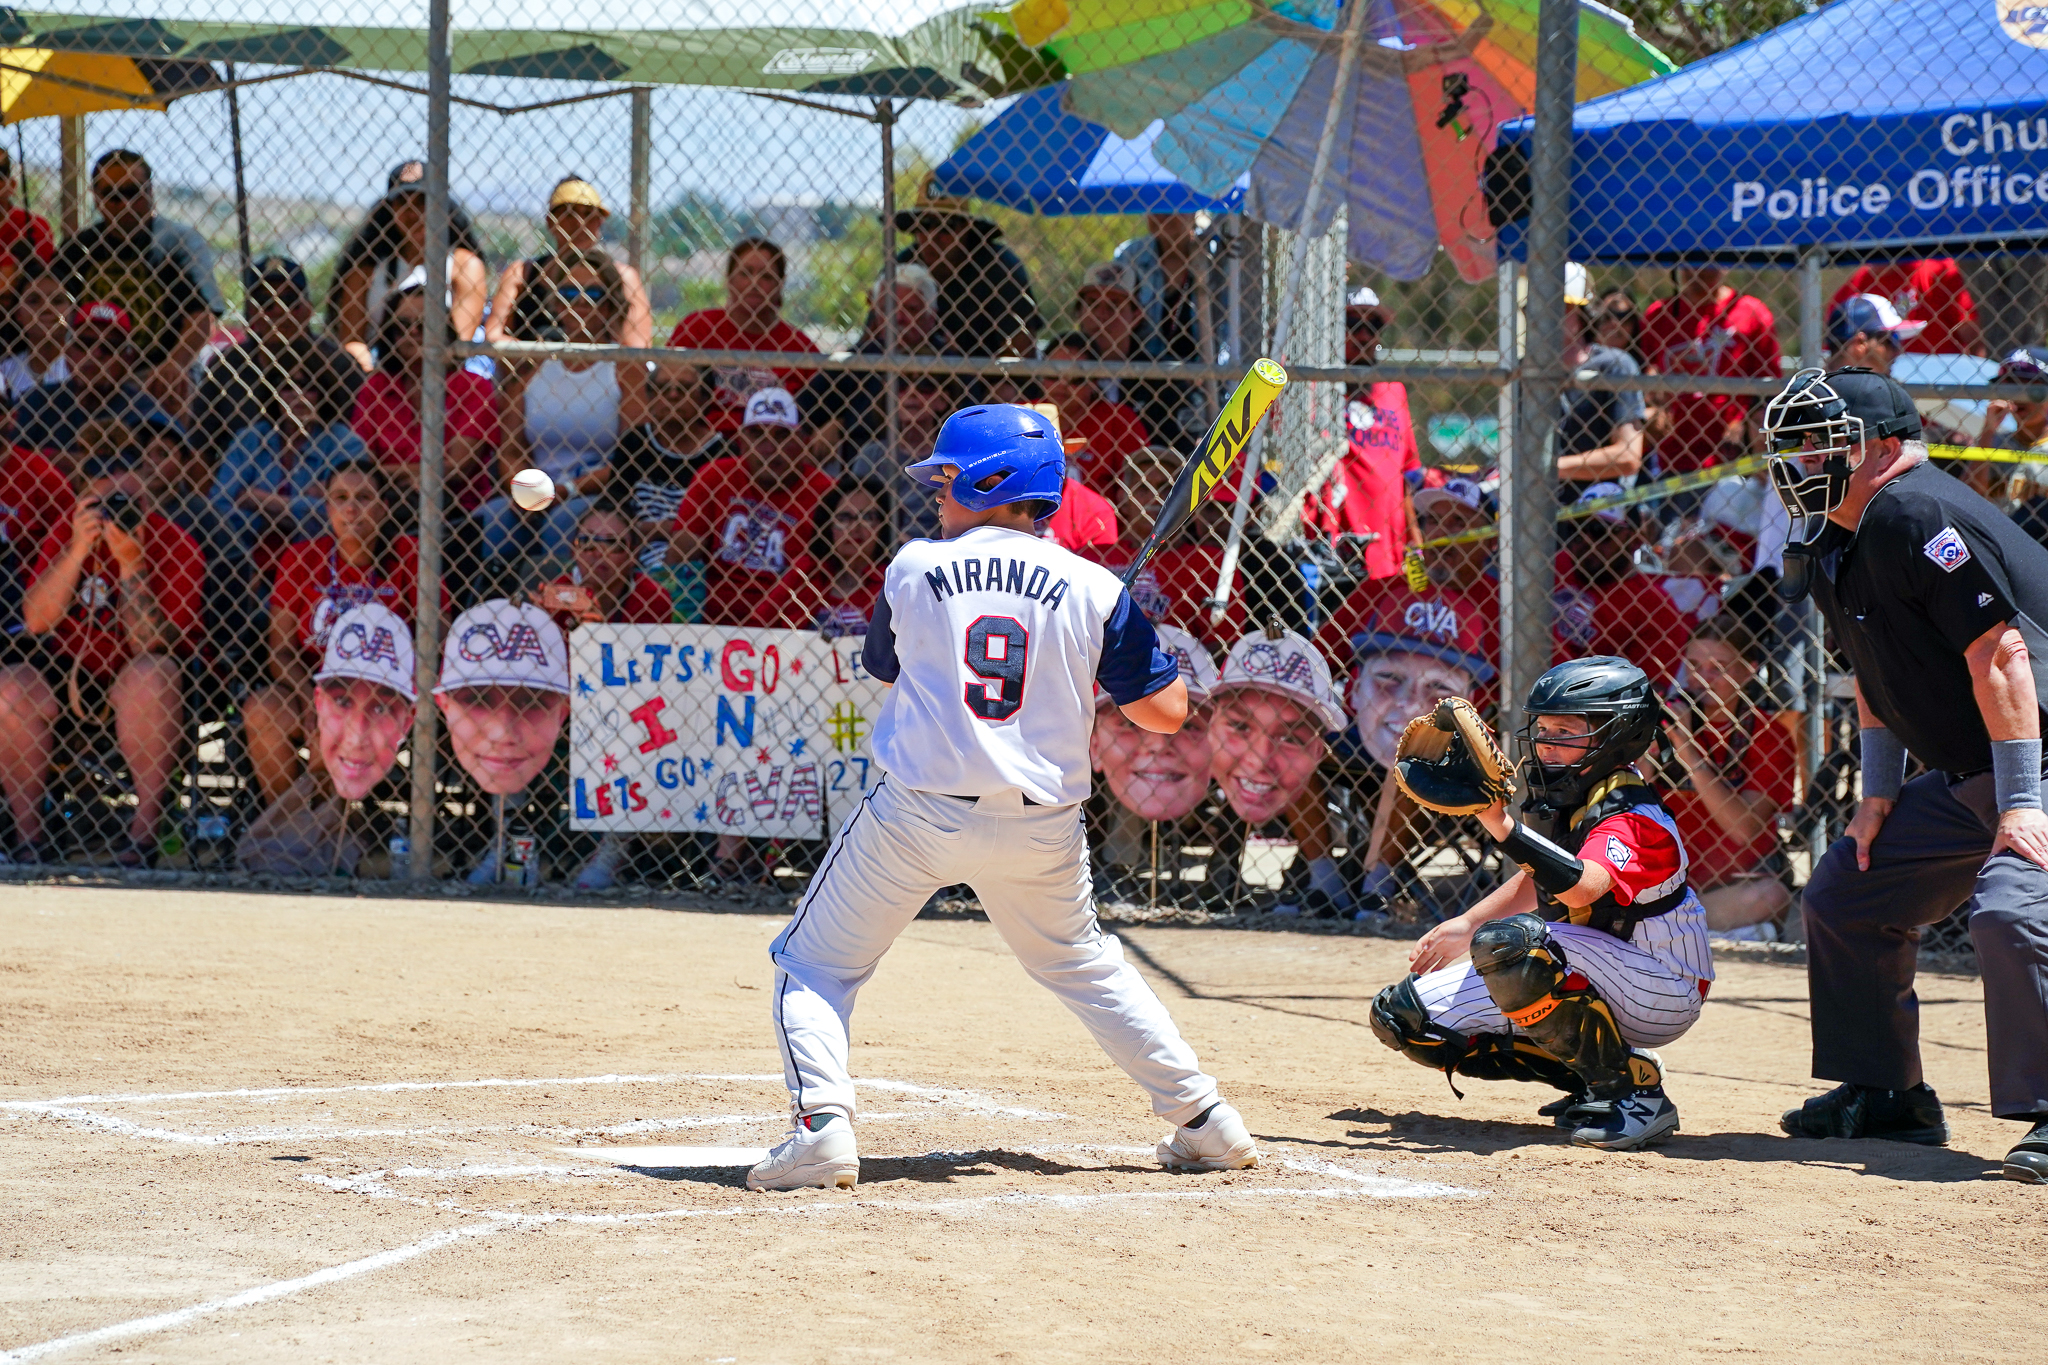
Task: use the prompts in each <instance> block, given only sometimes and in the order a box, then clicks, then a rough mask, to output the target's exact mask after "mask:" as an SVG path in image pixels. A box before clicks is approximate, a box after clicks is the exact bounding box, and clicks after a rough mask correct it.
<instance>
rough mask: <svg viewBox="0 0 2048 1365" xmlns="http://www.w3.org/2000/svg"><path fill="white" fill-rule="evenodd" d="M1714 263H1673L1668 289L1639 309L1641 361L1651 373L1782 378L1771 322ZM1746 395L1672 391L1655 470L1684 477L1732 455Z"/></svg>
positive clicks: (1742, 446)
mask: <svg viewBox="0 0 2048 1365" xmlns="http://www.w3.org/2000/svg"><path fill="white" fill-rule="evenodd" d="M1727 274H1728V272H1727V271H1726V270H1723V269H1722V268H1721V267H1720V266H1708V265H1700V266H1683V265H1682V266H1679V267H1677V268H1676V269H1674V270H1673V271H1672V272H1671V277H1672V281H1673V286H1674V292H1673V293H1672V294H1671V295H1670V297H1668V298H1661V299H1658V300H1657V301H1656V302H1655V303H1652V304H1651V305H1650V306H1649V308H1648V309H1646V310H1645V311H1644V313H1643V338H1642V345H1643V358H1644V360H1645V361H1646V362H1647V368H1648V370H1649V372H1650V373H1651V374H1677V375H1684V374H1696V375H1712V376H1714V377H1717V378H1728V379H1771V380H1776V379H1779V378H1782V375H1781V374H1780V369H1781V359H1780V356H1779V352H1778V335H1777V331H1776V328H1777V320H1776V319H1775V318H1773V317H1772V316H1771V310H1770V309H1769V308H1767V307H1765V306H1764V303H1763V300H1761V299H1757V298H1752V297H1751V296H1750V295H1748V294H1741V293H1737V292H1736V291H1735V289H1734V288H1733V287H1731V286H1730V285H1729V284H1727V283H1726V278H1727ZM1750 407H1751V400H1750V399H1749V398H1748V397H1747V396H1745V395H1743V394H1734V393H1674V394H1672V395H1670V398H1669V400H1668V402H1667V403H1666V404H1665V413H1666V415H1667V416H1668V418H1669V420H1670V422H1671V434H1670V435H1669V436H1666V437H1665V438H1664V439H1663V440H1662V441H1660V442H1658V444H1657V466H1658V472H1659V473H1660V474H1686V473H1690V472H1691V471H1693V470H1695V469H1704V468H1706V467H1707V466H1709V465H1716V464H1725V463H1728V462H1730V461H1732V460H1737V459H1740V458H1741V457H1742V455H1743V454H1744V453H1745V452H1746V451H1747V450H1748V448H1749V443H1748V438H1747V434H1746V427H1747V423H1748V419H1749V410H1750Z"/></svg>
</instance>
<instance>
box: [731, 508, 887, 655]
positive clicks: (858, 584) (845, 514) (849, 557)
mask: <svg viewBox="0 0 2048 1365" xmlns="http://www.w3.org/2000/svg"><path fill="white" fill-rule="evenodd" d="M894 501H895V499H894V498H893V497H892V496H891V494H890V492H889V486H888V485H887V484H885V483H883V482H882V481H881V480H880V479H872V478H870V479H863V478H859V477H857V476H855V475H852V474H847V475H844V476H842V477H841V478H840V480H839V482H837V483H835V484H833V485H832V486H831V487H830V488H828V489H826V490H825V492H824V494H823V495H822V496H821V497H820V498H819V499H818V510H817V512H816V514H815V515H814V516H813V517H812V519H811V538H810V543H809V544H808V545H806V546H805V547H804V549H803V550H802V551H801V552H800V553H798V554H797V555H795V556H793V557H792V558H791V559H790V561H789V568H788V569H786V570H784V571H783V575H782V581H781V582H779V583H777V584H776V585H775V587H774V589H773V590H772V591H770V592H767V593H764V594H762V596H761V598H760V600H759V601H757V602H756V603H755V604H754V606H755V610H754V615H753V617H752V619H751V620H750V621H749V622H748V624H749V625H756V626H781V627H783V628H785V629H787V630H815V631H817V632H818V633H819V634H820V635H822V636H824V637H825V638H826V639H827V640H837V639H841V638H843V637H845V636H850V635H866V634H867V633H868V621H869V620H870V619H872V618H873V616H874V614H875V599H876V598H877V597H879V596H880V595H881V591H882V575H883V572H884V571H885V570H886V569H887V568H888V567H889V558H890V556H891V555H893V554H895V552H896V535H895V532H894V530H893V527H894V525H895V519H894V516H893V512H894V510H895V509H894V507H893V503H894Z"/></svg>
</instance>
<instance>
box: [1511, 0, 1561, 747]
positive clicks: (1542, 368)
mask: <svg viewBox="0 0 2048 1365" xmlns="http://www.w3.org/2000/svg"><path fill="white" fill-rule="evenodd" d="M1578 68H1579V7H1578V3H1577V0H1542V4H1541V7H1540V8H1539V10H1538V12H1537V33H1536V108H1535V115H1536V128H1535V137H1534V146H1533V148H1532V152H1533V155H1532V156H1531V157H1530V168H1529V190H1530V196H1529V296H1528V302H1527V304H1526V306H1525V314H1524V316H1525V318H1526V321H1527V327H1526V331H1525V335H1526V337H1527V340H1526V342H1525V347H1524V350H1523V352H1522V357H1521V358H1522V366H1521V374H1522V380H1521V385H1520V388H1521V396H1522V399H1523V401H1522V403H1521V407H1520V411H1519V412H1517V413H1516V414H1515V445H1514V458H1513V462H1512V463H1511V464H1510V466H1509V468H1508V471H1507V477H1506V478H1504V479H1503V480H1502V481H1501V537H1500V545H1501V564H1500V593H1501V647H1502V655H1503V658H1502V665H1503V666H1502V668H1501V712H1502V715H1501V720H1502V723H1503V725H1504V726H1505V727H1506V728H1508V729H1510V730H1519V729H1520V728H1521V722H1522V716H1521V709H1522V702H1523V700H1524V699H1525V698H1526V697H1527V696H1528V695H1529V689H1530V688H1531V687H1532V686H1534V685H1535V682H1536V679H1537V678H1539V677H1541V676H1542V674H1543V672H1544V670H1545V669H1547V668H1548V667H1549V666H1550V655H1551V646H1550V613H1551V586H1552V579H1551V556H1552V554H1553V553H1554V551H1555V548H1556V545H1557V490H1556V487H1555V481H1554V479H1553V476H1552V474H1551V457H1550V438H1551V433H1552V431H1553V430H1554V429H1555V427H1556V425H1557V397H1558V391H1559V390H1560V389H1562V388H1563V387H1564V268H1565V258H1566V254H1567V252H1568V250H1569V247H1570V240H1571V177H1572V102H1573V96H1574V94H1575V91H1576V86H1577V82H1578Z"/></svg>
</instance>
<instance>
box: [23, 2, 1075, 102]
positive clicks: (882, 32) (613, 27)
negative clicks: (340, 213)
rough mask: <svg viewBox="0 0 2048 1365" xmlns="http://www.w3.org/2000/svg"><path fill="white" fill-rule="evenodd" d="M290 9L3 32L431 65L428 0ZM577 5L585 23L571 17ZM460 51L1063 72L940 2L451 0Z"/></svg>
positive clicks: (977, 73) (1028, 81)
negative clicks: (279, 17)
mask: <svg viewBox="0 0 2048 1365" xmlns="http://www.w3.org/2000/svg"><path fill="white" fill-rule="evenodd" d="M124 8H128V11H129V13H130V14H132V13H133V9H132V8H130V7H128V6H124ZM291 8H293V9H294V10H295V11H296V12H295V15H294V18H296V19H297V20H299V21H300V22H297V23H293V24H277V23H270V22H264V21H265V20H267V19H272V18H274V17H275V16H276V9H277V6H276V5H275V4H274V3H272V2H271V0H170V3H167V4H165V5H164V6H162V8H160V9H159V10H158V11H157V13H156V14H155V15H154V16H153V17H151V18H146V19H136V18H117V17H113V16H111V15H99V16H96V15H92V14H89V13H81V12H77V11H69V12H63V13H58V12H53V11H46V10H12V9H0V44H5V45H7V46H19V47H46V48H57V49H62V50H67V51H76V52H105V53H113V54H118V55H121V56H129V57H138V58H158V59H163V58H179V59H187V60H198V61H213V62H238V63H242V64H244V65H254V66H280V67H347V68H353V69H356V70H363V71H424V70H425V69H426V65H427V60H426V58H427V41H426V38H427V34H426V20H427V10H426V5H425V4H424V3H420V2H419V0H367V3H352V4H348V5H337V6H336V8H335V9H334V10H333V11H332V13H331V18H332V20H333V22H331V23H327V22H318V21H320V20H323V19H327V18H329V17H330V16H329V15H322V14H321V13H320V12H319V11H320V9H321V8H322V6H321V4H320V0H314V2H313V3H312V4H309V5H306V6H304V7H299V6H292V7H291ZM568 17H574V18H576V19H577V20H579V21H580V23H579V24H578V26H577V27H575V28H573V29H572V28H564V27H560V24H561V22H562V20H563V19H564V18H568ZM308 19H311V20H314V21H316V22H314V23H310V24H309V23H306V22H304V21H305V20H308ZM366 20H369V21H374V22H373V24H370V25H366V24H365V21H366ZM449 51H450V55H451V58H452V60H453V63H454V69H455V71H456V72H457V74H460V75H474V76H499V77H504V76H513V77H526V78H531V79H537V80H566V81H620V82H629V83H634V84H658V85H699V86H722V87H727V88H739V89H756V90H788V91H802V92H806V93H810V94H827V95H830V94H838V95H881V96H894V97H897V98H911V99H936V100H952V101H955V102H961V103H970V104H971V103H978V102H980V101H982V100H987V99H992V98H995V97H996V96H999V95H1006V94H1013V93H1015V92H1017V91H1021V90H1029V89H1034V88H1036V87H1037V86H1040V85H1044V84H1046V83H1048V82H1050V81H1053V80H1057V79H1058V78H1059V74H1060V72H1059V66H1058V63H1057V61H1055V60H1053V59H1051V58H1050V57H1048V56H1046V55H1045V54H1043V53H1040V52H1038V51H1035V50H1033V49H1031V48H1027V47H1025V46H1024V45H1023V44H1022V43H1020V42H1018V40H1017V38H1016V37H1015V35H1014V34H1013V33H1011V32H1010V31H1009V29H1008V28H1007V26H1005V25H1004V24H1003V22H1002V16H1001V13H1000V11H996V10H990V9H986V8H982V7H974V6H967V7H958V6H948V5H946V4H943V3H941V0H750V3H748V4H746V5H745V6H741V5H739V4H737V3H732V2H731V0H727V2H726V3H707V2H706V0H652V2H651V3H649V2H646V0H643V2H642V3H631V4H629V3H624V0H597V2H596V3H591V4H579V5H576V6H562V5H560V4H558V3H548V4H545V5H543V4H541V3H539V0H496V2H495V3H494V2H493V0H454V3H453V5H452V12H451V22H450V30H449Z"/></svg>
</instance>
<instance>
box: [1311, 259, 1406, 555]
mask: <svg viewBox="0 0 2048 1365" xmlns="http://www.w3.org/2000/svg"><path fill="white" fill-rule="evenodd" d="M1392 320H1393V315H1392V313H1390V312H1389V311H1388V310H1387V308H1386V306H1385V305H1384V304H1382V303H1381V302H1380V296H1379V295H1378V294H1377V293H1375V292H1374V291H1372V290H1371V289H1367V288H1364V287H1360V288H1357V289H1354V290H1352V291H1351V293H1350V294H1349V295H1348V296H1347V297H1346V298H1345V300H1344V363H1345V364H1346V365H1376V364H1378V363H1379V355H1380V337H1381V336H1382V335H1383V334H1384V333H1385V331H1386V329H1387V327H1388V325H1389V324H1390V323H1391V322H1392ZM1422 481H1423V479H1422V459H1421V457H1420V455H1419V454H1418V453H1417V451H1416V447H1415V422H1414V419H1413V418H1412V417H1411V416H1410V415H1409V412H1408V389H1407V386H1406V385H1402V384H1395V383H1389V382H1381V383H1374V384H1359V385H1354V386H1353V387H1352V388H1351V390H1350V392H1349V393H1347V394H1346V395H1345V403H1344V452H1343V453H1342V454H1341V455H1339V456H1338V457H1337V464H1336V467H1335V468H1334V469H1332V470H1331V471H1330V477H1329V479H1328V480H1327V481H1326V482H1325V483H1324V484H1323V486H1322V487H1321V488H1320V489H1317V490H1316V491H1314V492H1312V493H1310V494H1309V496H1308V497H1307V499H1305V500H1304V502H1303V505H1302V510H1301V516H1302V521H1303V522H1304V523H1305V524H1306V525H1307V526H1309V527H1311V528H1313V529H1314V530H1315V531H1317V532H1319V533H1320V534H1322V535H1323V536H1325V537H1327V538H1328V539H1330V540H1332V541H1335V542H1336V543H1337V544H1338V545H1339V546H1340V547H1346V548H1349V547H1356V552H1357V554H1358V557H1359V560H1360V562H1361V563H1362V564H1363V565H1364V568H1365V576H1366V577H1367V578H1385V577H1387V576H1388V575H1390V574H1397V573H1399V572H1401V558H1402V555H1403V554H1404V553H1405V552H1406V550H1407V548H1408V545H1409V544H1410V542H1411V541H1413V540H1417V539H1419V538H1420V537H1419V535H1417V534H1416V532H1415V530H1414V526H1415V513H1414V509H1413V507H1412V506H1411V505H1410V501H1409V499H1410V497H1411V495H1412V494H1413V492H1414V490H1415V489H1417V488H1420V487H1421V486H1422Z"/></svg>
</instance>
